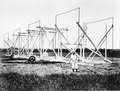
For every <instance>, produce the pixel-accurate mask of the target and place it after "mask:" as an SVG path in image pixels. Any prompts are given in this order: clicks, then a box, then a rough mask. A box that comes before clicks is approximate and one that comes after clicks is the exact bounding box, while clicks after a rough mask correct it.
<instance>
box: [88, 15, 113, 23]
mask: <svg viewBox="0 0 120 91" xmlns="http://www.w3.org/2000/svg"><path fill="white" fill-rule="evenodd" d="M112 18H113V17H109V18H105V19H101V20H97V21H92V22H88V23H86V24H92V23H97V22H101V21H105V20H109V19H112Z"/></svg>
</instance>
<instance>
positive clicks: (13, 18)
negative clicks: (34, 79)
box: [0, 0, 120, 49]
mask: <svg viewBox="0 0 120 91" xmlns="http://www.w3.org/2000/svg"><path fill="white" fill-rule="evenodd" d="M77 7H80V22H81V23H83V22H90V21H94V20H99V19H104V18H108V17H114V20H115V21H114V22H115V28H114V48H116V49H119V48H120V42H119V41H120V40H119V39H120V25H119V24H120V0H0V42H1V45H0V47H3V35H4V34H5V33H6V32H10V34H12V32H13V30H14V29H17V28H20V27H21V28H22V31H26V29H27V26H28V24H30V23H32V22H34V21H37V20H41V24H42V26H44V25H46V26H50V27H54V24H55V22H54V21H55V15H56V14H58V13H61V12H64V11H68V10H71V9H74V8H77Z"/></svg>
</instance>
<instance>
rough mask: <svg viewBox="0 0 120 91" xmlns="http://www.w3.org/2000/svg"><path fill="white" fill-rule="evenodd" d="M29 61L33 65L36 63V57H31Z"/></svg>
mask: <svg viewBox="0 0 120 91" xmlns="http://www.w3.org/2000/svg"><path fill="white" fill-rule="evenodd" d="M28 61H29V62H31V63H34V62H35V61H36V58H35V56H30V57H29V59H28Z"/></svg>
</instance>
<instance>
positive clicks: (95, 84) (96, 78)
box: [0, 73, 120, 91]
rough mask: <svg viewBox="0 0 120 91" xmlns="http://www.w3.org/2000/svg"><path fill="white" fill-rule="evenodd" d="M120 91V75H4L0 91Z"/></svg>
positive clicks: (0, 77)
mask: <svg viewBox="0 0 120 91" xmlns="http://www.w3.org/2000/svg"><path fill="white" fill-rule="evenodd" d="M63 90H68V91H69V90H120V74H112V75H98V74H94V75H90V74H87V75H75V74H69V75H66V74H51V75H46V76H44V77H41V76H37V75H35V74H31V75H28V74H26V75H21V74H19V73H3V74H1V75H0V91H63Z"/></svg>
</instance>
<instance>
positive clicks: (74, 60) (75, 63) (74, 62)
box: [71, 51, 78, 72]
mask: <svg viewBox="0 0 120 91" xmlns="http://www.w3.org/2000/svg"><path fill="white" fill-rule="evenodd" d="M71 62H72V71H73V72H77V71H78V59H77V56H76V54H75V51H72V54H71Z"/></svg>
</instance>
